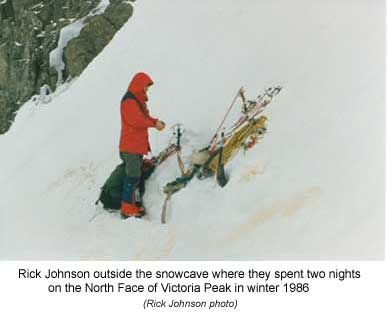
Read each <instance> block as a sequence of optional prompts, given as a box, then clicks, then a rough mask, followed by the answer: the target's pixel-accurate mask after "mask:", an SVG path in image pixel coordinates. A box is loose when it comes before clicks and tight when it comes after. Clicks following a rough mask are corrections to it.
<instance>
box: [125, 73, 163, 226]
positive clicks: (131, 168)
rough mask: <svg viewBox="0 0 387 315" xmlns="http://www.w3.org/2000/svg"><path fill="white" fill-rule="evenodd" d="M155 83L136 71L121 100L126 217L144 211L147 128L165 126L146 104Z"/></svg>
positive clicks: (147, 147)
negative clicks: (141, 190) (143, 193)
mask: <svg viewBox="0 0 387 315" xmlns="http://www.w3.org/2000/svg"><path fill="white" fill-rule="evenodd" d="M152 84H153V81H152V79H151V78H150V77H149V76H148V75H147V74H146V73H143V72H140V73H137V74H136V75H135V76H134V77H133V79H132V81H131V82H130V84H129V87H128V91H127V92H126V94H125V95H124V97H123V98H122V100H121V137H120V146H119V149H120V157H121V159H122V160H123V162H124V163H125V173H126V178H125V180H124V187H123V192H122V196H121V199H122V200H121V216H122V217H123V218H128V217H142V216H143V215H144V214H145V210H144V208H143V207H142V196H141V192H140V181H141V176H142V167H143V155H144V154H147V153H148V152H149V151H150V145H149V140H148V128H156V129H157V130H159V131H161V130H163V129H164V128H165V124H164V122H162V121H161V120H158V119H156V118H152V117H151V116H150V114H149V111H148V108H147V105H146V102H147V101H148V97H147V91H148V89H149V87H150V86H151V85H152Z"/></svg>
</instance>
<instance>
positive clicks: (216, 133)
mask: <svg viewBox="0 0 387 315" xmlns="http://www.w3.org/2000/svg"><path fill="white" fill-rule="evenodd" d="M242 92H243V87H241V88H240V89H239V90H238V93H237V94H236V95H235V97H234V99H233V101H232V103H231V105H230V106H229V108H228V110H227V112H226V115H225V116H224V118H223V120H222V121H221V123H220V125H219V127H218V129H217V130H216V132H215V134H214V136H213V137H212V139H211V141H210V150H211V147H212V145H213V143H214V141H215V140H216V138H217V137H218V133H219V131H220V129H221V128H222V126H223V124H224V122H225V121H226V118H227V116H228V115H229V114H230V112H231V109H232V108H233V107H234V104H235V101H236V100H237V98H238V96H239V95H240V94H241V93H242Z"/></svg>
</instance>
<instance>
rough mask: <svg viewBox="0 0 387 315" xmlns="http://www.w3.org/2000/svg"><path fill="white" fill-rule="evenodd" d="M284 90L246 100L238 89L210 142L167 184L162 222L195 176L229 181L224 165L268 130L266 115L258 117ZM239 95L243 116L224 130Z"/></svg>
mask: <svg viewBox="0 0 387 315" xmlns="http://www.w3.org/2000/svg"><path fill="white" fill-rule="evenodd" d="M281 89H282V87H281V86H277V87H272V88H269V89H266V90H265V92H264V93H263V94H261V95H259V96H258V97H257V98H256V99H255V100H249V101H246V98H245V95H244V90H243V88H240V89H239V91H238V93H237V94H236V96H235V98H234V99H233V101H232V103H231V105H230V106H229V108H228V110H227V113H226V115H225V117H224V118H223V120H222V121H221V123H220V125H219V127H218V128H217V130H216V132H215V134H214V136H213V137H212V139H211V141H210V143H209V145H208V146H207V147H205V148H203V149H201V150H200V151H199V152H197V153H196V154H194V156H193V157H192V158H191V161H192V165H191V166H190V167H189V168H188V171H185V170H184V166H181V165H180V162H179V167H180V169H181V172H182V176H181V177H179V178H177V179H176V180H174V181H172V182H170V183H168V184H167V185H166V186H165V187H164V193H165V194H166V197H165V201H164V204H163V208H162V213H161V222H162V223H166V210H167V206H168V201H169V200H170V199H171V196H172V195H173V194H174V193H176V192H178V191H179V190H180V189H182V188H184V187H185V186H186V185H187V184H188V183H189V182H190V181H191V179H192V178H193V177H195V176H196V177H197V178H198V179H200V180H203V179H205V178H207V177H211V176H216V180H217V182H218V184H219V186H221V187H223V186H225V185H226V184H227V178H226V175H225V172H224V165H225V164H227V163H228V162H229V161H230V160H231V159H232V158H233V157H234V156H235V155H236V154H237V153H238V152H239V150H240V149H243V150H248V149H250V148H252V147H253V146H254V145H255V144H256V143H257V142H258V140H259V139H261V138H262V137H263V135H264V134H265V133H266V120H267V118H266V117H265V116H263V115H262V116H259V117H258V115H259V114H260V113H262V112H263V110H264V109H265V108H266V106H267V105H268V104H269V103H270V102H271V101H272V99H273V97H274V96H275V95H277V94H278V93H279V92H280V91H281ZM238 97H241V99H242V115H241V117H240V118H239V119H238V120H237V121H236V122H235V123H234V124H233V125H232V126H231V128H230V129H229V130H222V127H223V124H224V122H225V120H226V118H227V116H228V115H229V113H230V112H231V110H232V108H233V106H234V104H235V102H236V100H237V98H238Z"/></svg>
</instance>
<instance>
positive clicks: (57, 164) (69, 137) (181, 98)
mask: <svg viewBox="0 0 387 315" xmlns="http://www.w3.org/2000/svg"><path fill="white" fill-rule="evenodd" d="M384 14H385V10H384V1H381V0H374V1H362V0H351V1H349V0H348V1H346V0H339V1H338V0H327V1H317V0H296V1H285V0H283V1H281V0H270V1H269V0H260V1H248V0H240V1H231V0H213V1H206V2H205V3H204V2H201V1H181V0H180V1H178V0H169V1H164V2H162V3H161V2H155V1H150V0H142V1H139V2H138V3H137V2H136V4H135V14H134V16H133V18H131V19H130V20H129V22H128V23H127V24H126V25H125V26H124V27H123V28H122V29H121V30H120V31H119V32H118V33H117V35H116V36H115V37H114V39H113V41H112V42H111V43H110V45H109V46H108V47H107V48H106V49H105V50H104V51H103V52H102V53H101V54H100V55H99V56H98V57H97V58H96V59H95V60H94V61H93V62H92V63H91V64H90V66H89V67H88V68H87V69H86V70H85V71H84V73H83V74H82V75H81V76H80V77H79V78H78V79H76V80H75V81H73V82H72V83H71V84H69V85H67V86H62V88H61V90H60V91H58V92H57V93H56V95H55V96H54V98H53V101H52V102H51V103H49V104H37V103H34V102H32V101H30V102H27V103H26V104H25V105H24V107H23V108H22V109H21V110H20V113H19V114H18V116H17V118H16V122H15V123H14V125H13V126H12V128H11V130H10V131H9V132H8V133H7V134H6V135H3V136H0V152H1V154H0V165H1V172H0V191H1V199H0V258H1V259H66V260H70V259H72V260H73V259H115V260H121V259H122V260H158V259H161V260H209V259H213V260H231V259H232V260H250V259H251V260H264V259H382V258H384V173H385V172H384V152H385V149H384V142H385V141H384V124H385V121H384V119H385V118H384V117H385V112H384V103H385V98H384V87H385V82H384V77H385V61H384V58H385V51H384V47H385V43H384V39H385V33H384V28H385V21H384ZM137 71H146V72H148V73H149V74H150V75H151V76H152V78H153V79H154V81H155V85H154V87H153V88H152V89H151V92H150V102H149V107H150V110H151V113H152V115H153V116H154V117H159V118H161V119H163V120H165V121H166V122H167V124H168V125H169V126H171V125H172V124H174V123H176V122H182V123H184V124H185V127H186V129H187V130H188V132H187V133H186V136H185V140H184V142H183V149H184V150H185V151H184V152H185V158H186V157H187V155H188V153H189V151H190V150H191V149H192V148H200V147H201V145H203V144H206V143H207V142H208V141H209V139H210V138H211V136H212V134H213V132H214V131H215V129H216V127H217V124H218V123H219V121H220V119H221V116H222V115H223V114H224V112H225V109H226V107H227V106H228V105H229V103H230V102H231V100H232V98H233V97H234V95H235V93H236V91H237V90H238V89H239V87H240V86H241V85H243V86H244V87H245V89H246V91H247V95H248V96H249V97H255V96H256V95H257V94H258V92H259V91H260V90H262V89H264V88H265V87H269V86H271V85H277V84H282V85H283V86H284V87H285V88H284V90H283V91H282V92H281V93H280V94H279V95H278V96H277V97H276V98H275V100H274V102H273V103H272V104H271V105H270V106H269V108H268V109H267V111H266V112H265V114H266V115H267V116H268V118H269V131H268V133H267V135H266V136H265V138H264V139H263V141H262V142H261V143H260V144H259V145H258V146H256V147H255V148H254V149H253V150H252V151H250V152H249V153H248V154H246V155H245V156H243V155H242V154H241V155H239V156H238V157H237V158H236V159H234V160H233V161H232V163H231V164H230V165H228V166H227V169H226V171H227V173H228V174H229V175H230V182H229V184H228V185H227V186H226V187H225V188H223V189H221V188H219V187H217V186H216V185H215V182H214V181H213V180H211V179H210V180H206V181H204V182H199V181H197V180H196V179H195V180H194V181H193V182H192V183H191V184H190V186H189V187H188V188H186V189H184V190H182V191H181V192H179V193H178V194H176V195H175V196H173V199H172V202H171V206H170V208H169V209H168V223H167V224H166V225H161V224H160V212H161V206H162V202H163V198H164V196H163V193H162V186H163V185H164V184H165V183H167V182H168V181H171V180H173V179H174V178H175V177H176V176H177V175H178V172H179V171H178V167H177V163H176V160H175V158H172V159H171V160H169V161H168V162H166V163H165V164H163V165H162V166H161V167H160V168H159V169H158V170H157V172H156V173H155V174H154V175H153V176H152V178H151V179H150V180H149V182H148V184H147V195H146V198H145V203H146V206H147V209H148V213H149V217H148V219H147V220H126V221H122V220H120V219H119V218H118V217H117V216H116V215H113V214H109V213H104V212H101V213H97V214H98V216H97V217H95V218H94V219H93V220H90V219H91V218H93V216H95V214H96V209H95V206H94V201H95V199H96V197H97V195H98V193H99V187H100V186H101V185H102V183H103V182H104V180H105V179H106V178H107V176H108V175H109V173H110V172H111V171H112V169H113V168H114V166H115V165H116V164H118V163H119V157H118V152H117V146H118V139H119V128H120V126H119V106H118V105H119V101H120V99H121V97H122V95H123V93H124V92H125V90H126V88H127V84H128V82H129V80H130V78H131V76H132V75H133V74H134V73H135V72H137ZM150 134H151V139H150V140H151V144H152V146H153V151H154V152H155V153H156V152H158V151H159V150H161V149H162V148H163V147H164V146H165V145H166V143H168V140H169V136H170V135H169V134H168V132H164V133H157V132H156V131H151V132H150Z"/></svg>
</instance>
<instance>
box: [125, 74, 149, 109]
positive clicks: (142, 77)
mask: <svg viewBox="0 0 387 315" xmlns="http://www.w3.org/2000/svg"><path fill="white" fill-rule="evenodd" d="M152 84H153V81H152V79H151V78H150V77H149V76H148V75H147V74H146V73H144V72H139V73H136V74H135V75H134V77H133V78H132V81H130V84H129V86H128V91H129V92H131V93H132V94H134V96H136V97H137V99H138V100H139V101H140V102H142V103H145V102H146V101H147V100H148V97H147V95H146V92H145V88H146V87H147V86H150V85H152Z"/></svg>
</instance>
